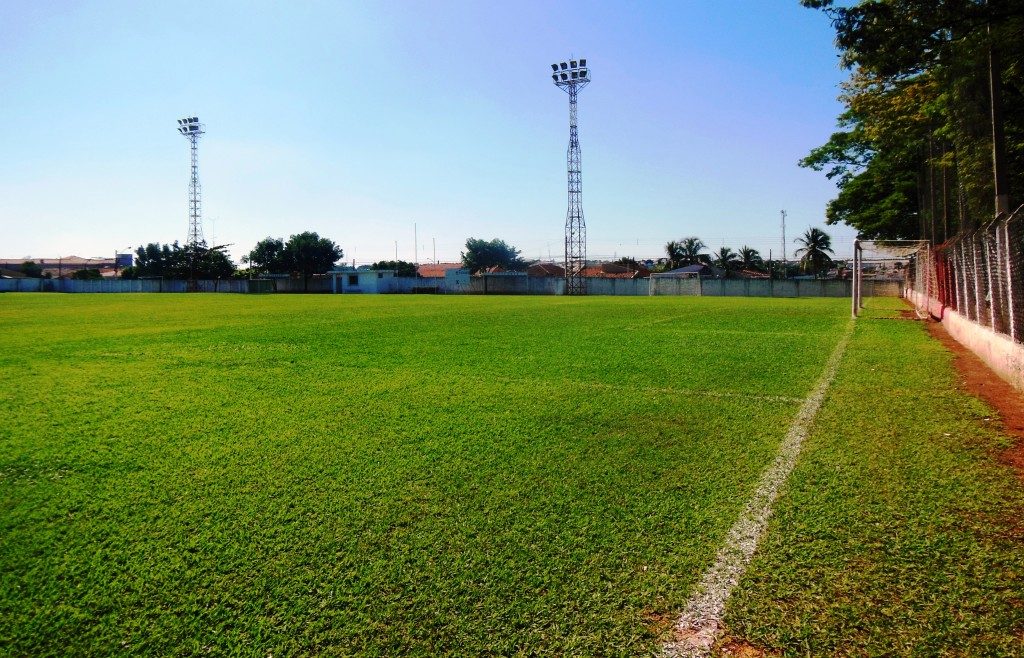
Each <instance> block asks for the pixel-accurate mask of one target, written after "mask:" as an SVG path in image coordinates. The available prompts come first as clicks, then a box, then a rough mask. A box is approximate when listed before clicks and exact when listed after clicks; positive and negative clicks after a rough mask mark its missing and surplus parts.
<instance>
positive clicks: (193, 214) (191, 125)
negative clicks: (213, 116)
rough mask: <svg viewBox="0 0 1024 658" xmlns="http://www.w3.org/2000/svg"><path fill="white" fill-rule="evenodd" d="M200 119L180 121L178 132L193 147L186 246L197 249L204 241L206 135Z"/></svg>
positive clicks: (188, 118)
mask: <svg viewBox="0 0 1024 658" xmlns="http://www.w3.org/2000/svg"><path fill="white" fill-rule="evenodd" d="M204 128H205V126H203V124H201V123H199V117H186V118H184V119H178V132H179V133H181V134H182V135H184V136H185V138H186V139H188V141H189V143H190V144H191V145H192V178H191V179H190V180H189V184H188V239H187V240H186V241H185V245H186V246H189V247H196V246H197V245H200V244H202V243H203V242H204V240H203V188H202V187H201V186H200V185H199V136H200V135H202V134H203V133H205V132H206V131H205V130H204Z"/></svg>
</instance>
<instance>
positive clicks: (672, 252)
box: [665, 236, 711, 269]
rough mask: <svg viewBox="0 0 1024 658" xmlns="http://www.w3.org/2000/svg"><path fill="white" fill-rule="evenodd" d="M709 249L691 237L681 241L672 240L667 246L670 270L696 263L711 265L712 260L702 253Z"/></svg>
mask: <svg viewBox="0 0 1024 658" xmlns="http://www.w3.org/2000/svg"><path fill="white" fill-rule="evenodd" d="M705 249H707V245H705V244H704V242H703V241H702V240H701V239H700V238H698V237H696V236H690V237H687V238H682V239H681V240H672V241H671V242H669V243H668V244H666V245H665V254H666V255H667V256H668V267H669V269H675V268H677V267H686V266H687V265H694V264H696V263H710V262H711V258H710V256H708V255H707V254H704V253H701V252H703V251H704V250H705Z"/></svg>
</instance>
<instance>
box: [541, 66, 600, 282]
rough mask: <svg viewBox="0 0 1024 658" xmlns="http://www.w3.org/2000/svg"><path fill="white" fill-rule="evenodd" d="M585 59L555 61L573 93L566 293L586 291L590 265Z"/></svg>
mask: <svg viewBox="0 0 1024 658" xmlns="http://www.w3.org/2000/svg"><path fill="white" fill-rule="evenodd" d="M586 65H587V60H585V59H582V58H580V59H578V60H577V59H575V58H571V59H570V60H569V61H568V62H560V63H559V64H558V65H555V64H552V65H551V70H552V71H554V73H553V74H552V76H551V80H552V81H553V82H554V83H555V86H556V87H558V88H559V89H561V90H562V91H564V92H565V93H567V94H569V150H568V153H567V160H568V169H569V209H568V211H567V212H566V215H565V293H566V294H567V295H585V294H587V290H586V279H584V277H583V273H584V270H585V269H586V266H587V225H586V223H585V222H584V221H583V184H582V176H581V165H580V140H579V134H578V132H577V128H576V98H577V95H578V94H579V91H580V89H582V88H583V87H586V86H587V85H588V84H590V82H591V78H590V71H589V70H588V69H586V68H583V67H585V66H586Z"/></svg>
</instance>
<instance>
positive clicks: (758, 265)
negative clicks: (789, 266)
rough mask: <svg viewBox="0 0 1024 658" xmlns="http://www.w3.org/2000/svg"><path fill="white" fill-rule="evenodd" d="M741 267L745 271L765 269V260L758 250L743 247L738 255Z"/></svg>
mask: <svg viewBox="0 0 1024 658" xmlns="http://www.w3.org/2000/svg"><path fill="white" fill-rule="evenodd" d="M738 257H739V260H740V267H741V268H743V269H745V270H760V269H763V268H764V259H763V258H761V254H760V253H758V251H757V249H754V248H752V247H748V246H747V245H743V246H742V247H740V252H739V254H738Z"/></svg>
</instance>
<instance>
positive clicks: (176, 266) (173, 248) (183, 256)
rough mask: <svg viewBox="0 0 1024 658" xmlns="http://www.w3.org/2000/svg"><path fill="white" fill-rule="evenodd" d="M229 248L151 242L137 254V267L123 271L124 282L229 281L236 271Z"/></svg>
mask: <svg viewBox="0 0 1024 658" xmlns="http://www.w3.org/2000/svg"><path fill="white" fill-rule="evenodd" d="M227 247H228V245H218V246H216V247H208V246H206V243H205V242H203V243H200V244H198V245H194V246H191V245H185V246H184V247H182V246H180V245H179V244H178V243H177V241H175V242H173V243H171V244H169V245H168V244H164V245H161V244H159V243H157V242H150V243H149V244H147V245H146V246H145V247H139V248H138V249H136V250H135V265H133V266H131V267H126V268H124V270H122V271H121V278H124V279H134V278H140V277H141V278H161V279H192V278H196V279H222V278H227V277H230V276H231V275H232V274H233V273H234V271H235V264H234V263H232V262H231V259H230V258H228V255H227V253H225V250H226V249H227Z"/></svg>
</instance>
